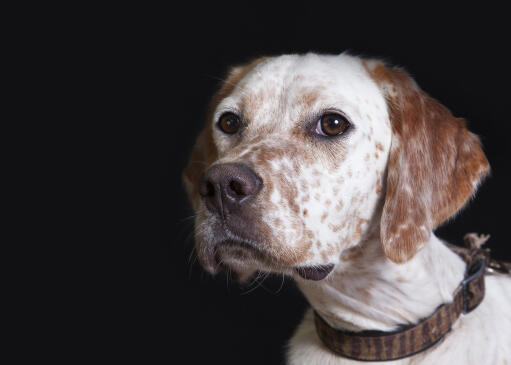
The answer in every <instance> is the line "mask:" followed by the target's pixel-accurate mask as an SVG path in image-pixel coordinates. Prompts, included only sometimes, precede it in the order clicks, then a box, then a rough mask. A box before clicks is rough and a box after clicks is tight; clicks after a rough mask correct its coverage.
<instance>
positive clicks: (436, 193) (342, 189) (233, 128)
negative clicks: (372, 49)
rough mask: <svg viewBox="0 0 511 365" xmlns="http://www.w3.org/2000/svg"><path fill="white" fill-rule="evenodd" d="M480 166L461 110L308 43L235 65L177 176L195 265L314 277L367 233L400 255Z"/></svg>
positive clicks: (463, 196) (380, 68)
mask: <svg viewBox="0 0 511 365" xmlns="http://www.w3.org/2000/svg"><path fill="white" fill-rule="evenodd" d="M487 170H488V164H487V161H486V158H485V157H484V154H483V153H482V151H481V148H480V145H479V142H478V140H477V138H476V137H475V136H474V135H472V134H470V133H469V132H468V131H467V130H466V128H465V126H464V122H463V121H462V120H460V119H456V118H454V117H452V115H451V114H450V113H449V112H448V111H447V109H445V108H444V107H442V106H441V105H440V104H438V102H436V101H434V100H433V99H431V98H429V97H428V96H427V95H426V94H425V93H423V92H422V91H421V90H420V89H419V88H418V87H417V85H416V84H415V83H414V82H413V80H411V78H410V77H409V76H408V75H407V74H406V73H404V72H403V71H401V70H397V69H390V68H387V67H385V66H384V65H383V64H382V63H380V62H377V61H371V60H362V59H360V58H356V57H352V56H348V55H340V56H319V55H315V54H307V55H303V56H298V55H291V56H281V57H275V58H264V59H259V60H256V61H254V62H252V63H250V64H248V65H245V66H242V67H237V68H235V69H233V71H232V72H231V74H230V76H229V77H228V79H227V80H226V81H225V83H224V85H223V87H222V88H221V89H220V91H219V92H218V93H217V94H216V95H215V97H214V98H213V102H212V105H211V109H210V116H209V120H208V121H207V124H206V127H205V129H204V131H203V132H202V133H201V135H200V136H199V139H198V141H197V143H196V146H195V148H194V151H193V152H192V156H191V158H190V163H189V165H188V166H187V168H186V170H185V173H184V180H185V184H186V187H187V190H188V193H189V195H190V198H191V200H192V202H193V204H194V208H195V210H196V213H197V217H196V235H195V238H196V248H197V253H198V257H199V260H200V262H201V263H202V265H203V266H204V268H205V269H206V270H208V271H210V272H211V273H214V272H216V271H217V269H218V267H219V265H220V264H223V265H226V266H228V267H230V268H232V269H233V270H234V271H237V272H238V273H240V274H242V275H243V274H244V273H250V272H252V271H253V270H257V269H259V270H265V271H276V272H284V273H288V274H291V273H293V272H296V273H298V274H300V276H302V277H304V278H306V279H312V280H319V279H322V278H324V277H325V276H326V275H327V274H328V272H330V271H331V270H332V268H334V267H335V266H336V265H338V264H339V263H340V262H341V258H342V257H343V253H345V252H347V251H346V250H348V249H350V248H352V247H354V246H357V245H359V243H360V242H361V241H363V240H364V239H367V238H368V237H370V236H381V240H382V244H383V247H384V250H385V252H386V254H387V255H388V257H389V258H390V259H391V260H393V261H395V262H398V263H399V262H404V261H406V260H408V259H409V258H410V257H412V256H413V255H414V254H415V252H416V251H417V250H419V249H420V247H421V245H423V244H424V243H425V242H427V240H428V238H429V235H430V234H431V231H432V229H434V228H435V227H436V225H438V224H439V223H441V222H442V221H443V220H445V219H447V218H448V217H450V216H451V215H452V214H454V213H455V212H456V211H457V210H458V209H460V207H461V206H462V205H463V204H464V203H465V202H466V200H467V199H468V198H469V197H470V195H471V194H472V192H473V190H474V188H475V185H476V184H477V182H478V181H479V180H480V179H481V177H482V176H483V175H484V174H485V173H486V172H487Z"/></svg>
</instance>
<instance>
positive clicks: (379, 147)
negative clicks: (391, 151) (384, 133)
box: [376, 142, 383, 152]
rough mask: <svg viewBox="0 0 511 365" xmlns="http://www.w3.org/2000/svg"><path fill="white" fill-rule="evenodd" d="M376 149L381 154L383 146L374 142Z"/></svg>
mask: <svg viewBox="0 0 511 365" xmlns="http://www.w3.org/2000/svg"><path fill="white" fill-rule="evenodd" d="M376 149H377V150H380V151H382V152H383V145H382V144H381V143H380V142H376Z"/></svg>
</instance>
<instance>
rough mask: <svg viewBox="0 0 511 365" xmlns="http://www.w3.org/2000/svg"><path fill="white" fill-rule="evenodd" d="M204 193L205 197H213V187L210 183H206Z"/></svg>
mask: <svg viewBox="0 0 511 365" xmlns="http://www.w3.org/2000/svg"><path fill="white" fill-rule="evenodd" d="M204 193H205V194H204V195H205V196H213V195H215V186H214V185H213V184H212V183H211V182H210V181H208V182H207V183H206V190H205V191H204Z"/></svg>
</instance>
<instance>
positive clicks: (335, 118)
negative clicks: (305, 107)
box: [316, 113, 350, 137]
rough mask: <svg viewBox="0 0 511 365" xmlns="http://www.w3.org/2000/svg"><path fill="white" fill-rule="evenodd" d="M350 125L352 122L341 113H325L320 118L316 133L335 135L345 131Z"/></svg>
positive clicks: (328, 135)
mask: <svg viewBox="0 0 511 365" xmlns="http://www.w3.org/2000/svg"><path fill="white" fill-rule="evenodd" d="M349 126H350V123H349V122H348V121H347V120H346V118H345V117H343V116H342V115H340V114H335V113H330V114H324V115H323V116H322V117H321V118H319V120H318V124H317V125H316V133H317V134H320V135H322V136H327V137H333V136H337V135H339V134H342V133H344V132H345V131H346V130H347V129H348V128H349Z"/></svg>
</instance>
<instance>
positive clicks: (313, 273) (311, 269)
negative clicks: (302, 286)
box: [295, 264, 335, 281]
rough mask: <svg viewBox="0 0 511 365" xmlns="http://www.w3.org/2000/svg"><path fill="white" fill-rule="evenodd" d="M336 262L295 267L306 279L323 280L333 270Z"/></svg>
mask: <svg viewBox="0 0 511 365" xmlns="http://www.w3.org/2000/svg"><path fill="white" fill-rule="evenodd" d="M334 266H335V265H334V264H328V265H319V266H302V267H297V268H295V271H296V272H297V273H298V275H300V276H301V277H302V278H304V279H306V280H312V281H319V280H323V279H324V278H326V277H327V276H328V274H330V272H332V270H333V269H334Z"/></svg>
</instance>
